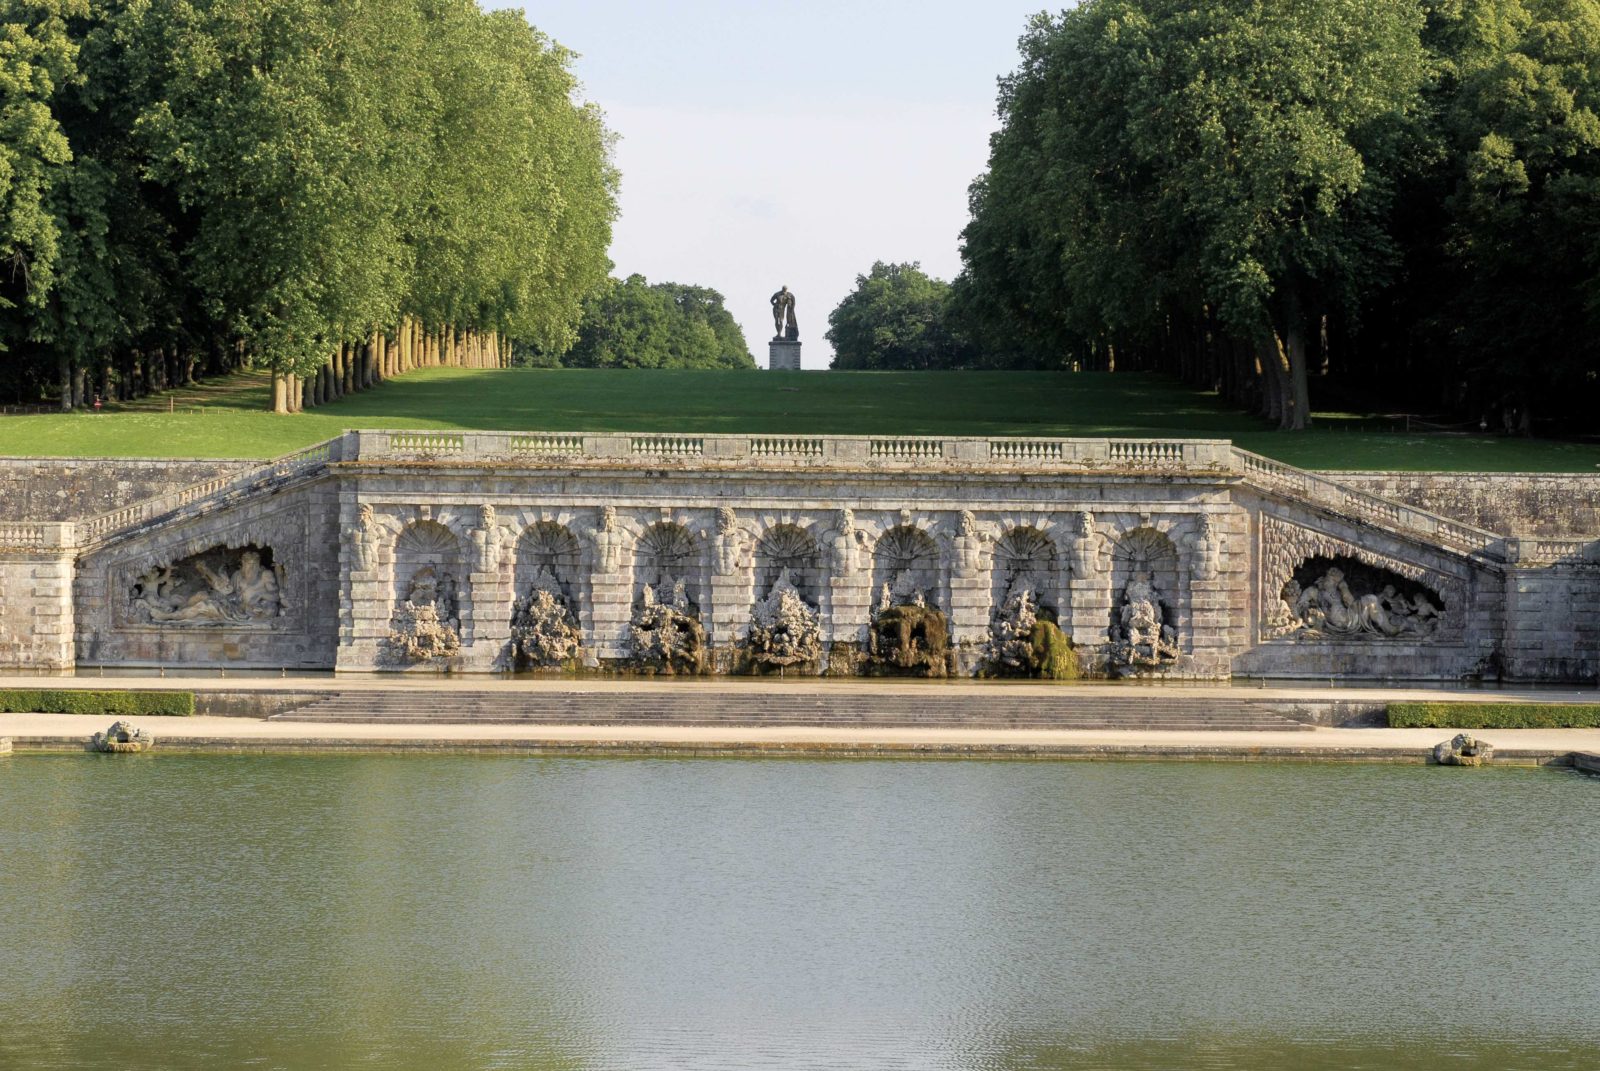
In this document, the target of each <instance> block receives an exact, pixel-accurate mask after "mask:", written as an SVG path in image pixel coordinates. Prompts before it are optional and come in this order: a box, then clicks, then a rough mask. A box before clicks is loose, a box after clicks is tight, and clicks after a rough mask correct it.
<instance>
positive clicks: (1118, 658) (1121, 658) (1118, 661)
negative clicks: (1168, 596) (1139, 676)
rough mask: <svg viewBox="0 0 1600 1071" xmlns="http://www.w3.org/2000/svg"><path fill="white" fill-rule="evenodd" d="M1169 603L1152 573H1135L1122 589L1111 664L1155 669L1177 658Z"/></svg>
mask: <svg viewBox="0 0 1600 1071" xmlns="http://www.w3.org/2000/svg"><path fill="white" fill-rule="evenodd" d="M1167 616H1168V614H1167V606H1166V603H1165V602H1164V601H1163V599H1162V597H1161V595H1160V593H1159V592H1157V591H1156V588H1155V585H1154V584H1153V583H1151V580H1150V574H1149V573H1135V574H1134V576H1133V578H1132V579H1131V580H1129V581H1128V586H1127V587H1126V588H1125V589H1123V593H1122V608H1121V609H1120V610H1119V611H1118V613H1117V618H1116V620H1115V621H1114V622H1113V623H1112V626H1111V649H1110V651H1109V653H1108V657H1107V661H1108V662H1109V664H1110V665H1111V666H1112V667H1113V668H1115V669H1118V670H1120V671H1123V672H1127V671H1133V670H1142V669H1155V668H1159V667H1162V666H1167V665H1171V664H1172V663H1173V662H1175V661H1177V658H1178V634H1177V630H1176V629H1174V628H1173V627H1172V626H1171V625H1169V624H1167Z"/></svg>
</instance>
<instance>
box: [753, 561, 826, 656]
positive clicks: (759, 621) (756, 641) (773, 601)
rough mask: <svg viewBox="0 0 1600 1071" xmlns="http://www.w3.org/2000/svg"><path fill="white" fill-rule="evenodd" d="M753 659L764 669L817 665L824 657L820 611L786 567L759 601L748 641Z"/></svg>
mask: <svg viewBox="0 0 1600 1071" xmlns="http://www.w3.org/2000/svg"><path fill="white" fill-rule="evenodd" d="M747 650H748V651H749V654H750V659H751V661H752V662H754V663H755V664H756V665H758V666H761V667H764V668H774V667H775V668H778V669H784V668H787V667H789V666H799V665H808V664H815V663H816V662H817V661H818V660H820V659H821V657H822V630H821V627H820V626H819V624H818V614H817V611H816V609H815V608H814V607H812V606H811V605H810V604H808V603H807V602H806V601H805V599H804V598H803V597H802V596H801V594H800V589H799V588H797V587H795V585H794V581H792V580H791V579H790V578H789V570H788V569H784V570H783V572H781V573H780V574H778V579H777V580H776V581H775V582H774V583H773V585H772V591H771V592H769V593H768V595H767V597H766V598H765V599H763V600H762V601H761V602H759V603H757V604H756V607H755V611H754V612H753V613H752V615H751V620H750V638H749V640H748V643H747Z"/></svg>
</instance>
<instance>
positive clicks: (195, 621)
mask: <svg viewBox="0 0 1600 1071" xmlns="http://www.w3.org/2000/svg"><path fill="white" fill-rule="evenodd" d="M271 553H272V552H271V549H270V548H260V547H254V546H251V547H244V548H241V549H231V548H227V547H213V548H212V549H211V550H208V551H205V552H203V553H201V554H194V555H190V556H189V557H187V558H184V559H182V560H181V561H177V562H174V563H172V564H170V565H163V566H157V567H155V568H153V569H150V570H149V571H147V572H145V573H143V574H142V575H140V576H139V578H138V579H137V580H136V581H135V582H134V584H133V586H132V588H131V589H130V590H129V592H128V603H129V609H130V612H131V613H132V616H133V618H134V620H136V621H140V622H144V623H148V624H154V625H163V626H169V627H175V628H206V627H221V626H229V625H267V624H271V623H272V622H273V621H274V620H276V619H277V618H278V617H279V616H280V615H281V614H282V613H283V611H284V609H285V606H284V598H283V588H284V583H283V569H282V566H276V567H271V568H269V567H268V566H267V564H266V558H268V557H270V556H271Z"/></svg>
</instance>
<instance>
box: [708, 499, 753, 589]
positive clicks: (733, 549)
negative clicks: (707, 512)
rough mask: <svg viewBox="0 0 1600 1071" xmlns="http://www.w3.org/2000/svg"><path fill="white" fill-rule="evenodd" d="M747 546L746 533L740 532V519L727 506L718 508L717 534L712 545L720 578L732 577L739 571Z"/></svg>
mask: <svg viewBox="0 0 1600 1071" xmlns="http://www.w3.org/2000/svg"><path fill="white" fill-rule="evenodd" d="M745 545H746V540H745V537H744V533H742V532H740V531H739V518H738V517H737V516H736V515H735V514H734V512H733V510H731V509H729V508H728V507H727V506H718V507H717V534H716V538H715V540H714V541H713V543H712V557H713V560H714V561H715V564H716V570H717V575H718V576H732V575H733V574H734V573H737V572H738V571H739V565H740V562H741V560H742V559H743V557H744V551H745Z"/></svg>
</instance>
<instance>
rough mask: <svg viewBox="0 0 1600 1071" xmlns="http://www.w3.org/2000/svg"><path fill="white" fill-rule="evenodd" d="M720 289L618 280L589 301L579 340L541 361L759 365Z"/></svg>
mask: <svg viewBox="0 0 1600 1071" xmlns="http://www.w3.org/2000/svg"><path fill="white" fill-rule="evenodd" d="M722 300H723V299H722V295H721V294H719V293H718V292H717V291H715V290H711V289H707V288H706V287H700V286H686V285H684V284H682V283H654V284H652V283H650V282H648V281H647V280H646V279H645V277H644V276H642V275H630V276H628V277H627V278H626V279H613V280H611V282H610V283H609V284H608V285H607V286H606V287H605V288H604V289H602V290H601V291H600V292H599V293H597V294H595V295H594V296H593V297H591V298H590V299H589V300H588V301H586V302H585V303H584V307H583V319H582V321H581V323H580V324H579V327H578V338H577V342H576V343H575V344H574V345H573V346H572V348H571V350H570V351H569V352H567V353H566V355H565V356H564V357H563V356H561V355H559V354H548V355H546V357H545V359H544V360H543V362H542V363H549V364H555V363H559V364H564V365H566V366H567V367H571V368H754V367H755V359H754V358H753V357H752V356H751V354H750V347H749V345H748V344H747V343H746V342H745V338H744V332H743V331H742V330H741V329H740V328H739V325H738V323H737V322H735V320H734V318H733V314H732V313H730V312H729V311H728V310H727V309H726V308H724V307H723V303H722Z"/></svg>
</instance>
